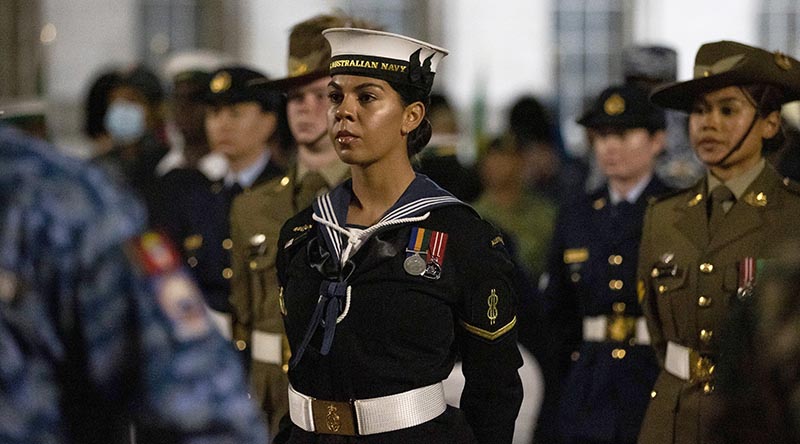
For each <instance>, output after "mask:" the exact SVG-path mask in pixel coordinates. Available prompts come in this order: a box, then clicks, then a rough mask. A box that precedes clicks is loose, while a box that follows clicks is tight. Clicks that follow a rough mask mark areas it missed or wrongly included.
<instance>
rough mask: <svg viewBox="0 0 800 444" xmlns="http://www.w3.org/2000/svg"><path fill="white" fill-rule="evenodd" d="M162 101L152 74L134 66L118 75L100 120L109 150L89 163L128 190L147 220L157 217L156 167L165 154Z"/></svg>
mask: <svg viewBox="0 0 800 444" xmlns="http://www.w3.org/2000/svg"><path fill="white" fill-rule="evenodd" d="M163 101H164V90H163V88H162V86H161V81H160V80H159V78H158V77H157V76H156V75H155V74H154V73H153V72H152V71H150V70H149V69H147V68H145V67H144V66H135V67H132V68H130V69H128V70H125V71H123V72H120V76H119V79H118V81H116V82H114V84H113V85H112V87H111V89H110V90H109V92H108V109H107V111H106V114H105V117H104V119H103V123H104V125H105V128H106V130H107V131H108V134H109V136H110V137H111V142H112V149H111V151H108V152H105V153H98V154H97V155H96V156H95V157H94V159H93V161H94V162H96V163H97V164H99V165H102V166H103V167H104V168H106V169H107V170H109V171H110V172H111V173H112V174H114V175H115V176H116V177H117V178H119V179H120V180H122V181H124V182H125V183H127V184H128V185H129V186H130V187H132V188H133V189H134V190H135V191H136V192H137V193H138V194H139V196H140V197H141V198H142V199H144V201H145V204H146V205H147V208H148V214H150V215H151V216H153V215H155V214H158V213H160V209H159V207H158V205H159V204H160V202H161V201H160V199H161V198H160V192H161V190H160V188H159V184H158V182H157V180H156V179H157V175H156V165H158V162H160V161H161V158H162V157H164V155H165V154H166V153H167V146H166V134H165V128H164V114H163Z"/></svg>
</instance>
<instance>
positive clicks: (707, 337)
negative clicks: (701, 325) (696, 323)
mask: <svg viewBox="0 0 800 444" xmlns="http://www.w3.org/2000/svg"><path fill="white" fill-rule="evenodd" d="M712 336H714V332H713V331H712V330H705V329H703V330H700V340H701V341H703V343H704V344H708V343H709V342H711V337H712Z"/></svg>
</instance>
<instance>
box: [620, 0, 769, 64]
mask: <svg viewBox="0 0 800 444" xmlns="http://www.w3.org/2000/svg"><path fill="white" fill-rule="evenodd" d="M758 6H759V2H758V1H757V0H669V1H663V0H636V1H635V2H633V7H634V19H633V40H634V43H643V44H644V43H650V44H662V45H666V46H671V47H673V48H674V49H675V50H676V51H677V52H678V80H686V79H689V78H691V77H692V67H693V65H694V56H695V53H697V49H698V48H699V47H700V45H702V44H703V43H707V42H714V41H718V40H736V41H739V42H741V43H746V44H749V45H757V43H758V42H757V39H758V28H757V19H756V17H757V8H758Z"/></svg>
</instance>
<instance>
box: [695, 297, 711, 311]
mask: <svg viewBox="0 0 800 444" xmlns="http://www.w3.org/2000/svg"><path fill="white" fill-rule="evenodd" d="M697 306H698V307H703V308H705V307H710V306H711V297H709V296H700V297H699V298H697Z"/></svg>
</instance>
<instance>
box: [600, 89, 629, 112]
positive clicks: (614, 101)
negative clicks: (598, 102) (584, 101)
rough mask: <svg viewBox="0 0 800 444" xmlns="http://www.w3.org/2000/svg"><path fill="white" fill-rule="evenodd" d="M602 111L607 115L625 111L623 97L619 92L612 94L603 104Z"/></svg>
mask: <svg viewBox="0 0 800 444" xmlns="http://www.w3.org/2000/svg"><path fill="white" fill-rule="evenodd" d="M603 111H605V112H606V114H608V115H609V116H618V115H620V114H622V113H624V112H625V99H623V98H622V96H620V95H619V94H612V95H611V97H609V98H608V99H606V102H605V103H604V104H603Z"/></svg>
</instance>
